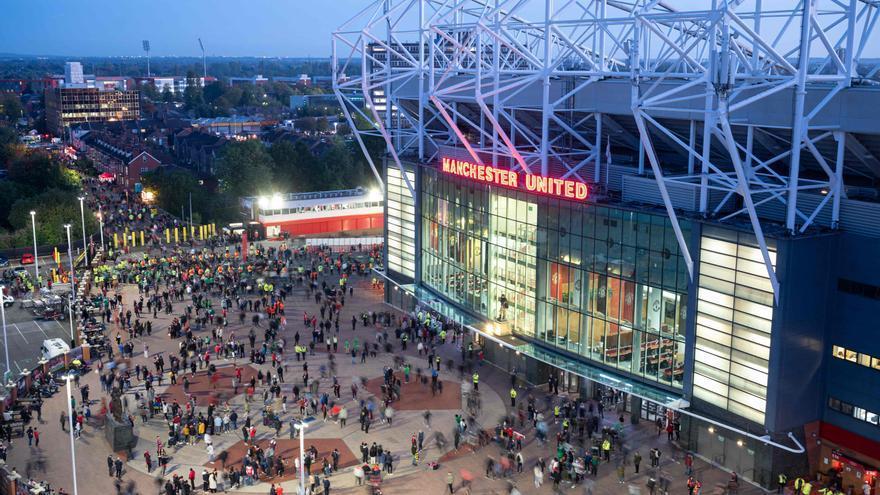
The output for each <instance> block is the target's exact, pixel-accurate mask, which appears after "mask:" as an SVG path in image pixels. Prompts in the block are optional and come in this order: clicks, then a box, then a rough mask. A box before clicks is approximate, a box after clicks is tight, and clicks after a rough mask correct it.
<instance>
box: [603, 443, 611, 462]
mask: <svg viewBox="0 0 880 495" xmlns="http://www.w3.org/2000/svg"><path fill="white" fill-rule="evenodd" d="M602 456H603V457H604V458H605V462H608V461H610V460H611V441H610V440H608V439H607V438H606V439H605V440H603V441H602Z"/></svg>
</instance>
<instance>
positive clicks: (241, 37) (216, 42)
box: [0, 0, 370, 58]
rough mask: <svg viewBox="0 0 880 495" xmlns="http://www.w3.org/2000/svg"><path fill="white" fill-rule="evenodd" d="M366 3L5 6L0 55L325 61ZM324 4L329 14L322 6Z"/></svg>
mask: <svg viewBox="0 0 880 495" xmlns="http://www.w3.org/2000/svg"><path fill="white" fill-rule="evenodd" d="M369 3H370V1H369V0H330V1H329V2H311V1H303V0H296V1H282V0H247V2H238V1H231V0H213V1H212V0H185V1H173V2H172V1H169V0H154V1H151V2H149V3H134V2H128V1H108V0H77V1H71V2H68V1H51V2H30V1H26V0H5V1H4V2H3V6H2V13H3V14H2V15H0V53H8V54H18V55H42V56H61V57H101V56H142V55H143V54H144V52H143V50H142V46H141V41H142V40H145V39H148V40H150V45H151V52H150V53H151V55H152V56H154V57H162V56H201V50H200V49H199V41H198V38H201V39H202V41H203V42H204V44H205V51H206V53H207V55H208V56H227V57H239V56H255V57H321V58H323V57H329V56H330V51H331V49H330V36H331V34H330V33H331V32H332V31H333V30H334V29H336V28H338V27H339V25H341V24H342V23H344V22H345V21H346V20H347V19H348V18H349V17H351V15H352V14H353V13H354V12H356V11H358V10H361V9H362V8H364V7H365V6H366V5H368V4H369ZM331 4H332V8H328V7H329V6H330V5H331Z"/></svg>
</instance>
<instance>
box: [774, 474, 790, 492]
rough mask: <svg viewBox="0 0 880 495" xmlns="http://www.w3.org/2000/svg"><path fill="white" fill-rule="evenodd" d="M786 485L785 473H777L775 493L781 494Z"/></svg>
mask: <svg viewBox="0 0 880 495" xmlns="http://www.w3.org/2000/svg"><path fill="white" fill-rule="evenodd" d="M786 484H788V476H786V475H785V473H779V476H777V477H776V493H782V492H783V491H784V490H785V485H786Z"/></svg>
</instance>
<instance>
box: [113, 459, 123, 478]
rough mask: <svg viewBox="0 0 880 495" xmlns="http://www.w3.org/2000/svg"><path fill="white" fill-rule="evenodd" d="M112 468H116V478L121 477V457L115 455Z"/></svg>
mask: <svg viewBox="0 0 880 495" xmlns="http://www.w3.org/2000/svg"><path fill="white" fill-rule="evenodd" d="M113 468H114V469H115V470H116V479H118V480H121V479H122V459H120V458H119V456H117V457H116V461H114V462H113Z"/></svg>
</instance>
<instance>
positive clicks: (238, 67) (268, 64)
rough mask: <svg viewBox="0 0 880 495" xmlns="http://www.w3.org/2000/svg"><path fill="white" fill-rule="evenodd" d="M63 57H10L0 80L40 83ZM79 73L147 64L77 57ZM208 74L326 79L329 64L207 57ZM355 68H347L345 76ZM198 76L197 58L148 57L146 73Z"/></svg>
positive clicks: (112, 72)
mask: <svg viewBox="0 0 880 495" xmlns="http://www.w3.org/2000/svg"><path fill="white" fill-rule="evenodd" d="M70 60H71V59H70V58H67V57H33V58H26V57H12V58H0V79H40V78H43V77H46V76H47V75H50V74H63V73H64V63H65V62H68V61H70ZM75 60H78V61H81V62H82V64H83V70H84V71H86V72H88V73H89V74H95V75H100V76H119V75H123V76H129V77H137V76H146V72H147V64H146V61H145V60H144V59H142V58H132V57H80V58H77V59H75ZM207 62H208V74H210V75H212V76H214V77H217V78H218V79H219V78H224V77H247V76H252V75H254V74H262V75H264V76H266V77H272V76H291V75H296V74H313V75H323V76H326V75H329V74H330V61H329V60H328V59H326V58H315V59H310V58H265V57H222V58H220V57H208V59H207ZM356 69H357V68H356V67H355V68H350V69H349V72H352V71H353V70H356ZM190 71H192V72H194V73H195V74H202V71H203V67H202V59H201V57H152V58H151V59H150V72H151V73H152V74H154V75H155V74H162V75H175V76H176V75H180V74H186V73H187V72H190Z"/></svg>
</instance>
